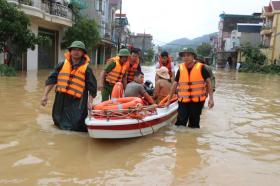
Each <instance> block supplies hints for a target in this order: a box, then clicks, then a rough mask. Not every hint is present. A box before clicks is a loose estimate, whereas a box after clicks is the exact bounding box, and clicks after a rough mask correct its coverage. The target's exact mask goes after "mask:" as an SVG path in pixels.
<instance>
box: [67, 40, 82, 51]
mask: <svg viewBox="0 0 280 186" xmlns="http://www.w3.org/2000/svg"><path fill="white" fill-rule="evenodd" d="M72 48H79V49H82V50H83V51H84V52H86V46H85V44H84V43H83V42H82V41H74V42H72V44H71V45H70V46H69V47H68V50H71V49H72Z"/></svg>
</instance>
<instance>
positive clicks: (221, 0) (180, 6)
mask: <svg viewBox="0 0 280 186" xmlns="http://www.w3.org/2000/svg"><path fill="white" fill-rule="evenodd" d="M268 3H269V0H123V10H122V11H123V13H126V14H127V17H128V21H129V24H130V29H131V31H132V32H136V33H143V32H144V30H145V32H146V33H150V34H152V35H153V37H154V43H155V44H159V45H162V44H165V43H167V42H170V41H172V40H174V39H178V38H183V37H187V38H189V39H193V38H195V37H199V36H201V35H204V34H208V33H212V32H216V31H218V22H219V15H220V14H221V13H223V12H225V13H227V14H252V13H253V12H261V10H262V7H263V6H267V5H268Z"/></svg>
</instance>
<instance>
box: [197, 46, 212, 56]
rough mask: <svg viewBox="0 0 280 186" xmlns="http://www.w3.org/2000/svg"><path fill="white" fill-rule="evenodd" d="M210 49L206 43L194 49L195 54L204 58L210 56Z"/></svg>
mask: <svg viewBox="0 0 280 186" xmlns="http://www.w3.org/2000/svg"><path fill="white" fill-rule="evenodd" d="M211 50H212V47H211V45H210V44H208V43H202V44H201V45H199V46H198V47H197V48H196V51H197V54H199V55H202V56H204V57H206V56H209V55H210V54H211Z"/></svg>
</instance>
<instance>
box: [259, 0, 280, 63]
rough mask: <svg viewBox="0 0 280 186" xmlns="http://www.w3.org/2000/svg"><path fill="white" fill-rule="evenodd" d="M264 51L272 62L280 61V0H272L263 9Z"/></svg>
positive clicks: (262, 32) (262, 34) (262, 33)
mask: <svg viewBox="0 0 280 186" xmlns="http://www.w3.org/2000/svg"><path fill="white" fill-rule="evenodd" d="M262 18H263V28H262V31H261V36H262V45H263V49H262V52H263V53H264V54H265V55H266V56H267V58H268V59H269V61H270V62H271V63H275V62H276V61H277V60H278V61H280V1H270V2H269V5H268V6H264V7H263V9H262Z"/></svg>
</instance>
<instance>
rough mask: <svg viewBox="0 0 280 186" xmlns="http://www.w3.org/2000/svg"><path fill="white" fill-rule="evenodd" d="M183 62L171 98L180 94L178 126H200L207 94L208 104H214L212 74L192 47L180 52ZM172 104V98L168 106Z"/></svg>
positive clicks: (210, 106)
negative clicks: (196, 57) (198, 60)
mask: <svg viewBox="0 0 280 186" xmlns="http://www.w3.org/2000/svg"><path fill="white" fill-rule="evenodd" d="M179 55H180V57H182V59H183V62H184V63H182V64H180V66H179V70H178V72H177V74H176V77H175V81H174V83H173V85H172V88H171V92H170V98H172V96H173V94H174V93H175V92H177V94H178V104H179V107H178V116H177V122H176V124H175V125H176V126H186V125H187V123H189V124H188V127H190V128H200V125H199V122H200V115H201V111H202V108H203V106H204V102H205V100H206V97H207V94H209V100H208V106H209V108H212V107H213V106H214V99H213V90H212V85H211V80H210V75H209V73H208V71H207V69H206V68H205V66H204V65H203V64H202V63H199V62H197V61H196V60H195V56H196V53H195V51H194V50H193V49H192V48H185V49H183V50H182V51H181V52H180V53H179ZM169 104H170V99H169V100H168V101H167V104H166V106H168V105H169Z"/></svg>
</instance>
